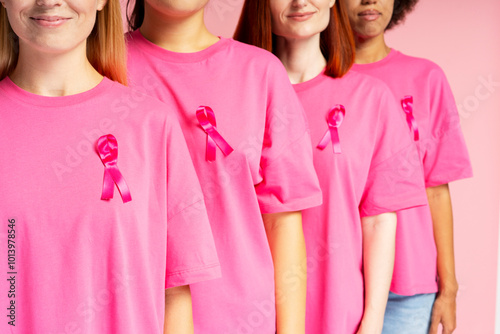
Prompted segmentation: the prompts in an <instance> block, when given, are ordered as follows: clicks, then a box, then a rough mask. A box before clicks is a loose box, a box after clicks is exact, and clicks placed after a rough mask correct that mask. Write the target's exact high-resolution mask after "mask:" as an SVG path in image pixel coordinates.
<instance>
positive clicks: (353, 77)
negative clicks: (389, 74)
mask: <svg viewBox="0 0 500 334" xmlns="http://www.w3.org/2000/svg"><path fill="white" fill-rule="evenodd" d="M342 80H344V81H345V82H346V83H347V84H348V85H350V86H352V87H356V89H357V90H359V91H360V92H362V93H363V94H369V95H373V96H380V97H382V96H390V97H392V91H391V89H390V88H389V86H388V85H387V84H386V83H385V82H384V81H383V80H381V79H379V78H377V77H375V76H372V75H369V74H365V73H362V72H357V71H355V70H351V71H349V72H348V73H347V74H346V75H345V76H344V77H342Z"/></svg>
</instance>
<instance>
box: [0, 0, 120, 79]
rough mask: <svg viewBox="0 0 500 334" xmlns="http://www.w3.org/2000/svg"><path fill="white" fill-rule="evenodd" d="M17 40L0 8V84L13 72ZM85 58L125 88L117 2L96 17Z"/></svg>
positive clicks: (0, 7)
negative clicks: (0, 81)
mask: <svg viewBox="0 0 500 334" xmlns="http://www.w3.org/2000/svg"><path fill="white" fill-rule="evenodd" d="M18 56H19V39H18V37H17V36H16V34H15V33H14V31H13V30H12V27H11V26H10V23H9V20H8V17H7V11H6V10H5V8H4V7H3V6H0V80H2V79H4V78H5V77H6V76H8V75H9V74H10V73H12V71H13V70H14V69H15V67H16V65H17V59H18ZM87 58H88V59H89V62H90V63H91V64H92V66H93V67H94V68H95V69H96V70H97V71H98V72H99V73H100V74H101V75H103V76H106V77H108V78H109V79H111V80H113V81H117V82H119V83H121V84H124V85H126V84H127V64H126V51H125V39H124V36H123V24H122V17H121V12H120V1H119V0H108V2H107V3H106V5H105V6H104V8H103V9H102V10H101V11H99V12H98V13H97V18H96V23H95V25H94V29H93V30H92V32H91V33H90V36H89V37H88V38H87Z"/></svg>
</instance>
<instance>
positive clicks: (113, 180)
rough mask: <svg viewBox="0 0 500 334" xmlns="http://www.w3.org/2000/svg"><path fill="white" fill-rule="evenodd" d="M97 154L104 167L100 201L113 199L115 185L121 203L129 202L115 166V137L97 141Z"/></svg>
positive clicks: (111, 136) (116, 152) (125, 186)
mask: <svg viewBox="0 0 500 334" xmlns="http://www.w3.org/2000/svg"><path fill="white" fill-rule="evenodd" d="M97 152H98V153H99V156H100V157H101V161H102V163H103V165H104V182H103V185H102V196H101V199H102V200H106V199H111V198H113V192H114V187H115V184H116V186H117V187H118V190H119V191H120V194H121V196H122V200H123V203H127V202H130V201H131V200H132V196H131V194H130V189H129V188H128V185H127V183H126V182H125V179H124V178H123V175H122V173H120V170H119V169H118V166H117V160H118V142H117V141H116V138H115V136H113V135H105V136H102V137H101V138H99V139H98V140H97Z"/></svg>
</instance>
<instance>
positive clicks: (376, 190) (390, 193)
mask: <svg viewBox="0 0 500 334" xmlns="http://www.w3.org/2000/svg"><path fill="white" fill-rule="evenodd" d="M381 84H382V83H381ZM378 108H379V110H378V119H377V120H376V122H375V124H374V131H375V136H374V149H373V154H372V158H371V164H370V169H369V172H368V176H367V181H366V184H365V188H364V193H363V196H362V199H361V203H360V207H359V209H360V215H361V216H362V217H365V216H374V215H378V214H382V213H387V212H395V211H399V210H403V209H409V208H412V207H417V206H422V205H425V204H426V203H427V196H426V192H425V186H424V177H423V170H422V165H421V163H420V159H419V156H418V152H417V148H416V146H415V144H414V143H413V141H412V138H411V136H410V133H409V132H408V126H407V125H406V123H405V120H404V118H403V117H402V114H403V113H401V112H400V109H399V107H398V105H397V103H396V98H395V97H394V96H393V95H392V93H390V92H389V91H388V89H387V90H384V91H383V93H382V95H381V100H380V103H379V105H378Z"/></svg>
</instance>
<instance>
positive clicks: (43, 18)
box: [31, 15, 68, 22]
mask: <svg viewBox="0 0 500 334" xmlns="http://www.w3.org/2000/svg"><path fill="white" fill-rule="evenodd" d="M31 18H32V19H33V20H41V21H49V22H55V21H59V20H67V19H68V18H67V17H63V16H58V15H34V16H31Z"/></svg>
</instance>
